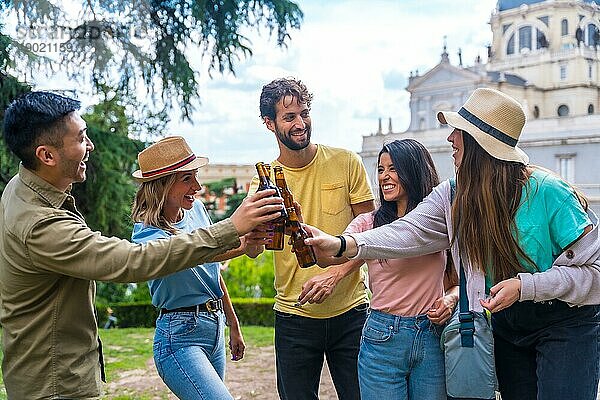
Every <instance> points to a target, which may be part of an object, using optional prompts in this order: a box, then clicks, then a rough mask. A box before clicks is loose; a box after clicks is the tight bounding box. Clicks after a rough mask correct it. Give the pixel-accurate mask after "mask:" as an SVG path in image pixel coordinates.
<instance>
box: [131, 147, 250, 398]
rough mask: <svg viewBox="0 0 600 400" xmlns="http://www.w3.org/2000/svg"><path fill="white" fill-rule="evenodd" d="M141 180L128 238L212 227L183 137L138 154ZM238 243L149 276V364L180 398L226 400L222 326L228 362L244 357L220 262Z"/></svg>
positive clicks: (196, 160)
mask: <svg viewBox="0 0 600 400" xmlns="http://www.w3.org/2000/svg"><path fill="white" fill-rule="evenodd" d="M138 161H139V164H140V170H138V171H135V172H134V173H133V176H134V177H135V178H136V179H137V180H138V181H139V182H140V186H139V189H138V191H137V194H136V197H135V200H134V203H133V210H132V218H133V220H134V221H135V225H134V227H133V233H132V240H133V241H134V242H137V243H144V242H146V241H149V240H152V239H160V238H168V237H169V236H170V235H172V234H175V233H177V232H182V231H185V232H189V231H193V230H195V229H197V228H202V227H206V226H208V225H210V224H211V221H210V218H209V215H208V213H207V211H206V208H205V207H204V205H203V204H202V202H201V201H199V200H196V199H195V194H196V193H197V191H198V190H200V188H201V186H200V184H199V183H198V180H197V172H198V168H200V167H203V166H204V165H206V164H207V163H208V159H207V158H205V157H197V156H196V155H194V153H193V152H192V151H191V149H190V148H189V146H188V145H187V143H186V142H185V140H184V139H183V138H182V137H178V136H174V137H167V138H165V139H162V140H160V141H158V142H157V143H155V144H153V145H151V146H150V147H148V148H147V149H145V150H143V151H142V152H141V153H140V154H139V155H138ZM241 240H242V246H241V247H239V248H238V249H235V250H230V251H228V252H227V253H224V254H222V255H221V256H219V257H218V259H215V260H214V261H215V262H209V263H205V264H202V265H197V266H194V267H191V268H189V269H187V270H184V271H180V272H178V273H175V274H172V275H168V276H166V277H164V278H160V279H154V280H151V281H148V286H149V288H150V295H151V296H152V304H154V306H156V307H157V308H158V309H159V316H158V319H157V320H156V331H155V336H154V347H153V350H154V362H155V364H156V368H157V370H158V373H159V375H160V377H161V378H162V379H163V381H164V382H165V383H166V384H167V386H169V388H170V389H171V390H172V391H173V392H174V393H175V394H176V395H177V396H178V397H179V398H180V399H186V400H187V399H207V398H208V399H232V396H231V395H230V394H229V392H228V390H227V388H226V387H225V384H224V383H223V379H224V375H225V346H224V338H223V332H224V325H225V321H227V325H229V328H230V330H229V332H230V334H229V340H230V341H229V347H230V349H231V356H232V359H233V360H240V359H241V358H242V357H243V356H244V348H245V345H244V339H243V337H242V332H241V330H240V326H239V323H238V320H237V317H236V315H235V312H234V309H233V306H232V304H231V300H230V299H229V295H228V293H227V287H226V286H225V282H224V281H223V278H222V277H221V275H220V264H219V263H218V261H222V260H226V259H228V258H232V257H236V256H238V255H241V254H243V253H244V252H245V249H246V247H245V245H244V242H245V240H244V239H243V238H241Z"/></svg>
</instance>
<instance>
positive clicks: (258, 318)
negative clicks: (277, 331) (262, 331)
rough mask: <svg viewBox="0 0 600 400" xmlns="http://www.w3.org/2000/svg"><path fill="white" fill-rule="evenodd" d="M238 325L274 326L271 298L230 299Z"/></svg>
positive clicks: (272, 300)
mask: <svg viewBox="0 0 600 400" xmlns="http://www.w3.org/2000/svg"><path fill="white" fill-rule="evenodd" d="M231 302H232V303H233V308H234V309H235V312H236V314H237V316H238V320H239V321H240V325H257V326H275V313H274V312H273V304H275V300H274V299H272V298H269V299H265V298H260V299H231Z"/></svg>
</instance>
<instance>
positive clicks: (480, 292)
mask: <svg viewBox="0 0 600 400" xmlns="http://www.w3.org/2000/svg"><path fill="white" fill-rule="evenodd" d="M438 119H439V120H440V122H441V123H444V124H448V125H450V126H451V127H453V128H454V130H453V131H452V133H451V134H450V136H449V137H448V141H449V142H450V143H452V149H453V154H452V156H453V158H454V163H455V166H456V184H455V195H454V196H453V195H452V194H451V193H452V192H453V185H452V184H451V182H450V181H445V182H443V183H441V184H440V185H438V186H437V187H436V188H434V190H433V192H432V193H431V194H430V195H429V196H428V197H427V198H426V199H425V200H424V201H423V203H421V204H420V205H419V206H417V207H416V208H415V209H414V210H413V211H412V212H410V213H408V214H407V215H406V216H404V217H403V218H401V219H399V220H397V221H395V222H393V223H391V224H388V225H384V226H382V227H379V228H376V229H373V230H370V231H366V232H362V233H356V234H352V235H344V237H343V238H339V237H332V236H329V235H326V234H323V233H322V232H320V231H319V230H317V229H311V228H310V227H309V229H311V232H312V233H313V235H314V236H315V237H314V238H312V239H307V243H309V244H312V245H314V246H315V247H316V248H317V250H319V251H318V252H320V254H321V256H323V257H324V256H332V255H334V254H337V253H338V252H340V247H344V246H345V247H346V248H345V251H344V252H343V254H344V255H345V256H347V257H358V258H362V259H373V258H375V259H378V258H393V257H408V256H415V255H420V254H428V253H431V252H433V251H439V250H441V249H444V248H446V247H448V246H450V247H451V251H452V257H453V260H454V262H455V264H456V265H458V263H459V262H460V261H461V260H462V264H463V265H464V267H465V272H466V275H467V297H468V299H469V304H470V307H471V310H472V311H476V312H481V311H482V310H483V308H485V309H487V310H489V311H490V312H492V327H493V331H494V346H495V357H496V372H497V376H498V383H499V388H500V393H501V395H502V399H503V400H517V399H518V400H530V399H531V400H533V399H544V400H549V399H556V400H558V399H582V400H595V399H596V395H597V389H598V377H599V361H600V349H599V347H600V344H599V343H600V342H599V341H598V337H599V336H598V335H599V333H600V313H599V310H600V307H599V306H598V304H599V303H600V290H598V288H599V287H600V268H599V265H600V261H599V260H598V258H599V255H600V236H599V233H598V227H597V218H596V216H595V215H594V214H593V213H592V212H591V211H589V210H587V203H586V201H585V199H584V198H583V197H582V196H580V195H578V193H577V192H576V191H575V190H574V189H573V187H571V186H570V185H569V184H568V183H566V182H564V181H563V180H562V179H560V178H559V177H557V176H555V175H553V174H552V173H549V172H548V171H546V170H544V169H541V168H538V167H534V166H531V165H529V158H528V157H527V155H526V154H525V153H524V152H523V151H522V150H521V149H520V148H519V147H518V146H517V142H518V139H519V136H520V134H521V131H522V128H523V126H524V124H525V113H524V111H523V109H522V107H521V106H520V104H519V103H518V102H517V101H515V100H514V99H512V98H511V97H509V96H507V95H505V94H503V93H501V92H498V91H495V90H492V89H484V88H481V89H476V90H475V91H474V92H473V94H472V95H471V97H470V98H469V99H468V100H467V102H466V103H465V105H464V106H463V107H462V108H461V109H460V110H459V111H458V112H440V113H438ZM452 197H454V198H453V200H451V199H452ZM331 261H332V260H331V259H330V260H323V262H331ZM574 377H575V378H574Z"/></svg>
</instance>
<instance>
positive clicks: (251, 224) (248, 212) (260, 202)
mask: <svg viewBox="0 0 600 400" xmlns="http://www.w3.org/2000/svg"><path fill="white" fill-rule="evenodd" d="M274 194H275V190H273V189H268V190H261V191H259V192H256V193H255V194H253V195H252V196H248V197H246V198H245V199H244V201H242V204H240V206H239V207H238V208H237V209H236V210H235V211H234V212H233V214H232V215H231V217H230V219H231V222H232V223H233V225H234V226H235V229H236V230H237V232H238V234H239V235H240V236H242V235H245V234H246V233H248V232H250V231H251V230H253V229H254V228H256V227H257V226H258V225H260V224H262V223H265V222H268V221H271V220H272V219H275V218H277V217H279V216H281V207H283V199H282V198H281V197H272V196H273V195H274Z"/></svg>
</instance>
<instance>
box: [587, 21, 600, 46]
mask: <svg viewBox="0 0 600 400" xmlns="http://www.w3.org/2000/svg"><path fill="white" fill-rule="evenodd" d="M587 45H588V46H590V47H595V46H596V45H600V32H599V31H598V27H597V26H596V25H594V24H589V25H588V26H587Z"/></svg>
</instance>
